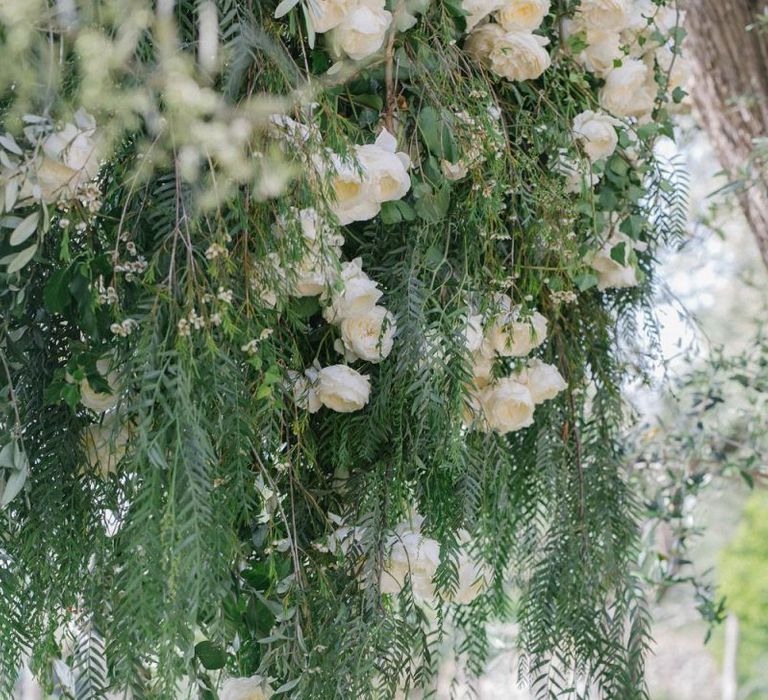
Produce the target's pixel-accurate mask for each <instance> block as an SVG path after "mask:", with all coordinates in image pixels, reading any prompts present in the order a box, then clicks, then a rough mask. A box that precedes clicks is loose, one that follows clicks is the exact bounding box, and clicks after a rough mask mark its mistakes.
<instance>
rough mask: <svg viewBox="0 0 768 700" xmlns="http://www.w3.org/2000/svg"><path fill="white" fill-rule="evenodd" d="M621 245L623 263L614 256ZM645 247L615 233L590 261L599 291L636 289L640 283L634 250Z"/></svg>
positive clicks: (624, 235) (621, 234) (619, 233)
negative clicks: (615, 250) (595, 274)
mask: <svg viewBox="0 0 768 700" xmlns="http://www.w3.org/2000/svg"><path fill="white" fill-rule="evenodd" d="M619 245H623V249H619V250H620V251H622V254H621V256H619V257H621V262H620V261H617V260H616V259H615V258H614V257H613V256H612V255H611V253H612V251H613V250H614V249H615V248H616V247H617V246H619ZM644 249H645V245H644V244H641V243H637V242H634V241H632V239H631V238H630V237H629V236H627V235H626V234H623V233H621V232H619V231H616V232H614V233H613V234H612V235H611V236H610V238H608V240H607V241H606V242H605V243H604V244H603V246H602V247H601V248H600V249H599V250H598V251H596V252H595V253H594V254H593V255H592V257H591V260H590V265H591V267H592V269H593V270H595V272H597V279H598V283H597V287H598V289H610V288H623V287H635V286H636V285H638V284H639V283H640V278H639V276H638V274H637V268H636V267H635V264H634V261H633V258H634V256H633V251H634V250H644Z"/></svg>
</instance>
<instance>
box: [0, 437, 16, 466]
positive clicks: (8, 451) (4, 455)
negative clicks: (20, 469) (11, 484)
mask: <svg viewBox="0 0 768 700" xmlns="http://www.w3.org/2000/svg"><path fill="white" fill-rule="evenodd" d="M13 466H14V464H13V443H12V442H9V443H8V444H7V445H5V446H4V447H3V449H2V450H0V467H7V468H8V469H13Z"/></svg>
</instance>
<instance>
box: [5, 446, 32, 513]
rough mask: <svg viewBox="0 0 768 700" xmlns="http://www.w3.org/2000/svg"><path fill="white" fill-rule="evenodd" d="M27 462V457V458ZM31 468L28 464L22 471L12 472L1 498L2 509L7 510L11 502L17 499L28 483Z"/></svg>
mask: <svg viewBox="0 0 768 700" xmlns="http://www.w3.org/2000/svg"><path fill="white" fill-rule="evenodd" d="M25 460H26V457H25ZM27 476H29V468H28V467H27V466H26V464H25V465H24V466H23V467H22V468H21V469H14V470H13V471H11V473H10V476H9V477H8V480H7V481H6V482H5V488H4V489H3V495H2V498H0V509H1V508H7V507H8V505H9V504H10V503H11V501H12V500H13V499H14V498H16V496H18V495H19V493H20V492H21V489H23V488H24V484H25V483H27Z"/></svg>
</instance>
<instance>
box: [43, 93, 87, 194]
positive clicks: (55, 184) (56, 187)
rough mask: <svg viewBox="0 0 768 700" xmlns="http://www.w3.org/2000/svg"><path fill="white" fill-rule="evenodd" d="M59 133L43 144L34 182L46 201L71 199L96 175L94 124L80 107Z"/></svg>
mask: <svg viewBox="0 0 768 700" xmlns="http://www.w3.org/2000/svg"><path fill="white" fill-rule="evenodd" d="M74 119H75V123H74V124H72V123H69V124H66V125H65V126H64V128H63V129H62V130H61V131H56V132H54V133H52V134H50V135H49V136H48V137H47V138H46V139H45V140H44V141H43V154H44V155H43V159H42V161H41V162H40V163H39V165H38V166H37V169H36V172H35V179H36V183H37V185H38V186H39V187H40V190H41V193H42V196H43V198H44V199H45V200H46V201H55V200H56V199H58V198H59V197H62V196H64V197H73V196H74V195H75V193H76V192H77V190H78V189H79V188H80V187H81V186H82V185H84V184H85V183H86V182H88V180H91V179H93V178H94V177H95V176H96V174H97V173H98V172H99V147H98V143H97V139H96V121H95V120H94V118H93V117H92V116H91V115H90V114H88V113H87V112H86V111H85V110H83V109H82V108H81V109H79V110H78V111H77V112H76V113H75V116H74Z"/></svg>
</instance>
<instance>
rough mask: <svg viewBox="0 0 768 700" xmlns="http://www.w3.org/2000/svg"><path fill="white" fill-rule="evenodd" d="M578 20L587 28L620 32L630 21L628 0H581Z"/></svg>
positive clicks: (577, 12)
mask: <svg viewBox="0 0 768 700" xmlns="http://www.w3.org/2000/svg"><path fill="white" fill-rule="evenodd" d="M576 20H577V21H578V22H582V23H583V24H584V26H585V27H587V29H598V30H600V31H605V32H609V31H616V32H620V31H621V30H622V29H624V28H625V27H626V26H627V24H628V22H629V9H628V7H627V0H581V4H580V5H579V8H578V9H577V10H576Z"/></svg>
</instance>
